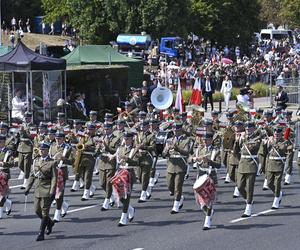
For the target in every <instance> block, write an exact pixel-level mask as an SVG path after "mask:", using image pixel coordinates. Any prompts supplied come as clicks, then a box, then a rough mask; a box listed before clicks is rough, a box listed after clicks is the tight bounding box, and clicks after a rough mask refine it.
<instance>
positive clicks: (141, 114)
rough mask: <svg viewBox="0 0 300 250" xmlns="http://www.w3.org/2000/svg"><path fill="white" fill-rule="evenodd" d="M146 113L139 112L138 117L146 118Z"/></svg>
mask: <svg viewBox="0 0 300 250" xmlns="http://www.w3.org/2000/svg"><path fill="white" fill-rule="evenodd" d="M146 115H147V113H146V112H145V111H140V112H139V113H138V117H146Z"/></svg>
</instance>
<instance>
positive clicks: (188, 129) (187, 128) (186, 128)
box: [180, 112, 193, 137]
mask: <svg viewBox="0 0 300 250" xmlns="http://www.w3.org/2000/svg"><path fill="white" fill-rule="evenodd" d="M180 119H181V121H182V131H183V133H184V134H186V135H187V136H189V137H190V136H192V133H193V125H192V124H191V123H189V122H188V120H187V112H182V113H181V115H180Z"/></svg>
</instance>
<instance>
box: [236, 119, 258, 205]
mask: <svg viewBox="0 0 300 250" xmlns="http://www.w3.org/2000/svg"><path fill="white" fill-rule="evenodd" d="M249 126H250V125H249ZM251 126H253V127H254V126H255V125H254V124H251ZM260 144H261V138H260V136H257V137H255V135H254V134H252V136H250V137H247V138H241V139H240V140H239V143H237V144H236V146H235V148H234V150H235V153H236V154H238V152H239V151H240V154H241V159H240V161H239V165H238V170H237V184H238V189H239V191H240V193H241V195H242V197H243V198H244V199H245V200H246V202H247V204H252V201H253V192H254V183H255V178H256V173H257V168H258V150H259V147H260Z"/></svg>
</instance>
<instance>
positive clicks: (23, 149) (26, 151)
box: [17, 112, 33, 189]
mask: <svg viewBox="0 0 300 250" xmlns="http://www.w3.org/2000/svg"><path fill="white" fill-rule="evenodd" d="M24 119H25V121H24V123H22V126H21V128H20V143H19V146H18V149H17V151H18V158H19V159H18V166H19V168H20V169H21V171H22V172H24V183H23V185H22V187H21V189H25V188H26V186H27V184H28V178H29V175H30V168H31V164H32V152H33V140H32V137H31V134H30V127H31V126H33V124H32V121H31V119H32V114H31V113H30V112H25V114H24Z"/></svg>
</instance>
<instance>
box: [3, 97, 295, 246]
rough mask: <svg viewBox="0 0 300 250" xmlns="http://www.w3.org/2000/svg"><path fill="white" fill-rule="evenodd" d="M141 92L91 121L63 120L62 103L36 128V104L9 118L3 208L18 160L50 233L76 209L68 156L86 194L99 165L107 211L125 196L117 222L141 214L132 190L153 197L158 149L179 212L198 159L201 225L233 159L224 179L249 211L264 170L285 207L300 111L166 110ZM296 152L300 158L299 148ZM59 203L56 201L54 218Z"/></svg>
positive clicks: (207, 223)
mask: <svg viewBox="0 0 300 250" xmlns="http://www.w3.org/2000/svg"><path fill="white" fill-rule="evenodd" d="M136 102H137V100H134V102H127V103H126V104H125V111H123V112H121V113H119V115H118V116H117V117H116V116H114V115H113V114H111V113H106V114H105V115H104V121H103V122H100V121H98V120H97V117H98V116H97V115H98V113H97V111H91V112H90V121H88V122H86V121H79V120H74V121H72V125H71V124H68V123H66V122H65V114H64V113H58V115H57V123H53V124H52V123H50V122H49V123H46V122H41V123H40V124H39V126H38V128H35V126H34V124H33V123H32V114H31V113H30V112H26V113H25V114H24V122H23V123H22V124H19V125H15V124H12V125H11V126H9V125H8V124H6V123H3V122H1V123H0V218H3V212H4V211H5V212H6V214H7V215H9V214H10V213H11V210H12V209H11V208H12V202H13V201H11V200H10V199H9V179H10V168H12V167H14V166H15V164H16V162H17V165H18V167H19V169H20V171H21V174H20V176H19V178H20V179H24V182H23V185H22V187H21V189H24V190H25V191H24V193H25V195H26V196H27V195H28V194H29V192H30V190H31V188H32V186H33V185H34V184H35V192H34V197H35V198H34V207H35V213H36V215H37V216H38V217H39V218H40V219H41V225H40V231H39V234H38V237H37V239H36V240H37V241H41V240H44V235H45V233H46V234H47V235H48V234H50V233H51V232H52V227H53V226H54V225H55V223H57V222H59V221H61V217H64V216H66V215H67V213H68V207H69V204H68V203H67V202H66V201H65V199H64V192H65V187H66V183H67V182H68V181H69V178H68V176H69V171H68V167H69V166H72V169H73V174H74V175H75V180H74V182H73V185H72V189H71V191H73V192H76V191H78V190H79V189H82V190H83V194H82V197H81V200H82V201H86V200H88V199H90V198H91V197H93V195H94V193H95V190H96V183H93V173H95V174H96V175H99V181H100V186H101V188H102V189H103V190H104V197H103V198H104V200H103V202H102V206H101V211H103V212H104V211H107V210H109V209H110V208H111V207H112V206H114V205H115V204H118V205H119V204H122V213H121V217H120V221H119V224H118V226H125V225H127V224H128V223H129V222H131V221H132V220H133V219H134V215H135V209H134V208H133V206H132V203H131V193H132V190H133V184H134V183H135V182H136V181H137V180H138V181H139V182H140V183H141V190H140V197H139V199H138V202H139V203H147V201H148V200H149V199H150V198H151V194H152V191H153V188H154V186H155V184H156V183H157V180H158V178H159V173H158V171H157V169H156V164H157V160H158V158H159V157H163V158H166V159H167V167H166V182H167V187H168V191H169V194H170V196H173V197H174V203H173V206H172V208H171V209H170V212H171V214H177V213H179V212H180V209H181V208H182V207H183V203H184V194H183V186H184V185H185V180H186V179H187V178H189V173H190V171H192V169H196V170H197V179H196V180H195V184H194V185H193V191H194V193H195V198H196V202H197V204H199V206H200V207H201V209H202V210H203V212H204V214H205V220H204V225H203V230H208V229H210V228H211V224H212V217H213V214H214V209H213V205H214V202H215V199H216V196H217V189H218V175H217V170H218V169H220V168H225V169H226V178H225V183H228V182H233V183H234V185H235V188H234V190H232V191H233V198H238V197H242V198H243V199H244V200H245V210H244V212H243V213H241V216H242V217H250V216H251V213H252V206H253V200H254V194H253V193H254V186H255V183H256V177H257V175H259V174H263V175H264V177H265V182H264V185H263V189H264V190H271V191H272V192H273V194H274V200H273V203H272V205H271V208H272V209H278V208H279V207H280V202H281V200H282V198H283V192H282V188H281V185H282V182H283V183H284V185H290V184H291V176H292V170H293V159H294V155H295V153H296V152H297V150H299V141H300V139H299V138H298V137H299V136H300V135H299V133H300V131H299V127H300V126H299V121H298V122H296V121H293V120H292V112H291V111H283V112H281V113H280V114H279V113H276V111H274V110H265V111H264V112H263V114H262V113H261V110H256V111H255V110H254V112H253V110H252V111H251V110H250V112H249V111H248V110H245V109H243V107H238V108H237V109H233V110H228V111H226V121H220V115H221V114H220V113H218V112H216V111H212V113H211V117H207V115H206V116H205V115H204V110H203V109H202V108H201V107H197V106H195V107H193V111H192V115H191V116H188V113H187V112H182V113H181V114H180V113H179V110H176V109H171V108H170V109H169V110H168V112H167V113H168V115H167V116H166V115H163V113H164V114H165V112H161V111H160V110H157V109H156V108H155V105H153V103H148V105H147V111H148V112H144V111H141V110H139V108H138V106H137V105H136ZM34 130H35V131H36V130H38V131H37V132H34ZM297 156H298V157H297V159H298V166H299V168H300V154H299V153H298V154H297ZM16 159H17V161H16ZM94 171H95V172H94ZM191 189H192V188H191ZM51 204H55V206H56V209H55V212H54V217H53V219H52V218H50V207H51Z"/></svg>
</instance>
